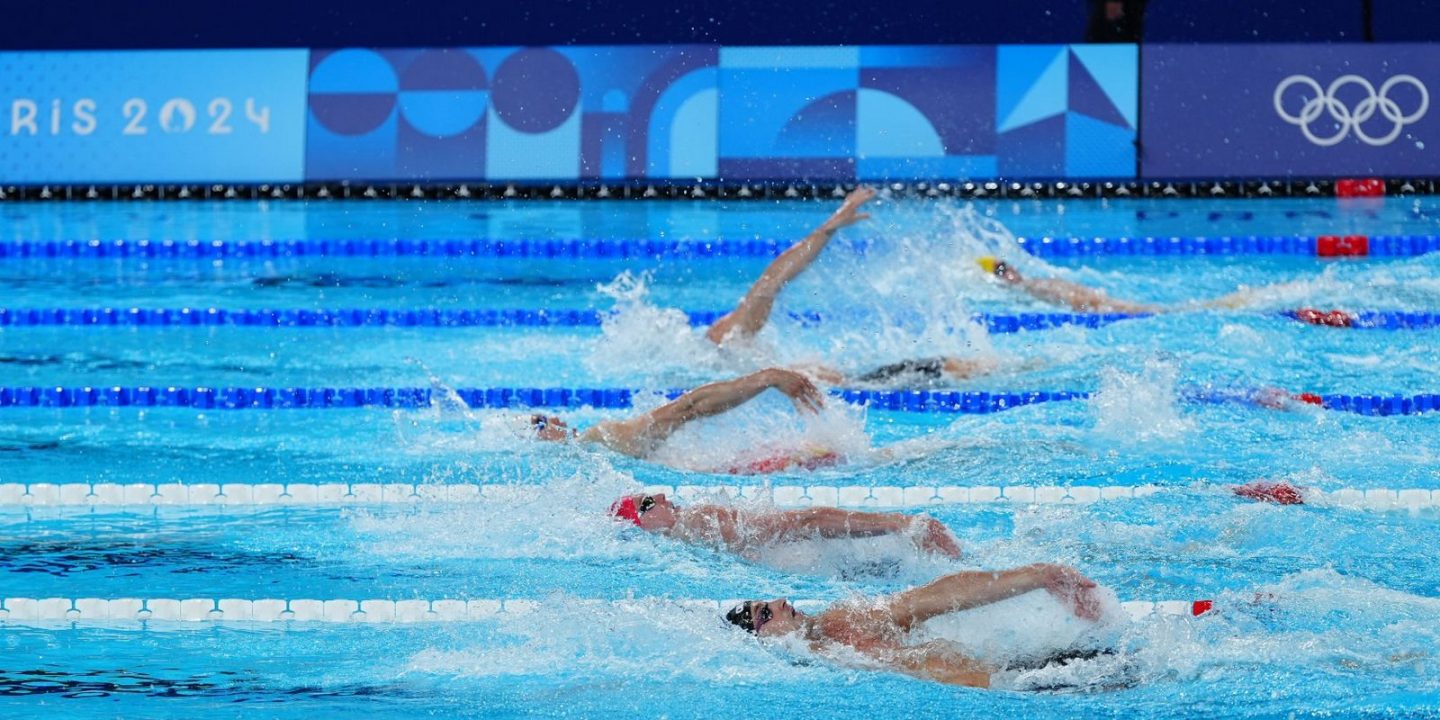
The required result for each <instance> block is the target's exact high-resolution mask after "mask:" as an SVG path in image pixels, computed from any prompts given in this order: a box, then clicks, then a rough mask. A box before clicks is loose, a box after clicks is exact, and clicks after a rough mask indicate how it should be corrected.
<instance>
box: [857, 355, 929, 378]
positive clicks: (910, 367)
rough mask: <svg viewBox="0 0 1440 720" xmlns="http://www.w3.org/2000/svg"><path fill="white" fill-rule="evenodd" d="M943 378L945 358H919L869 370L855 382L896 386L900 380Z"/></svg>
mask: <svg viewBox="0 0 1440 720" xmlns="http://www.w3.org/2000/svg"><path fill="white" fill-rule="evenodd" d="M944 376H945V358H939V357H935V358H921V359H919V360H904V361H901V362H898V363H892V364H890V365H882V366H880V367H878V368H875V369H874V370H871V371H870V372H868V373H865V374H864V375H861V376H860V377H857V378H855V380H856V381H858V382H862V383H871V384H881V383H884V384H898V381H899V380H900V379H901V378H904V379H905V380H907V381H912V380H926V381H933V380H939V379H940V378H942V377H944Z"/></svg>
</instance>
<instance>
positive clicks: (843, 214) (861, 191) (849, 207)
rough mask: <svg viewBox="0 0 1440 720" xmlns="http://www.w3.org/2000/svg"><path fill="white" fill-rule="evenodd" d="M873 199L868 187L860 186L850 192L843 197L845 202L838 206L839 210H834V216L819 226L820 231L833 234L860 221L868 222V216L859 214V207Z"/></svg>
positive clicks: (872, 193) (873, 192) (872, 192)
mask: <svg viewBox="0 0 1440 720" xmlns="http://www.w3.org/2000/svg"><path fill="white" fill-rule="evenodd" d="M873 197H875V191H874V190H873V189H871V188H868V187H864V186H861V187H858V188H855V189H854V190H851V191H850V194H849V195H846V196H845V202H843V203H841V204H840V209H839V210H836V211H835V214H834V215H831V216H830V219H829V220H826V221H825V224H823V225H821V226H820V230H821V231H823V232H827V233H833V232H835V231H837V230H839V229H841V228H846V227H850V226H851V225H854V224H855V223H857V222H860V221H861V220H869V219H870V214H869V213H862V212H860V206H862V205H864V204H865V203H867V202H870V199H871V198H873Z"/></svg>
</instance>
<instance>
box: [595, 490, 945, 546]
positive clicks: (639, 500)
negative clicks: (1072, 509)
mask: <svg viewBox="0 0 1440 720" xmlns="http://www.w3.org/2000/svg"><path fill="white" fill-rule="evenodd" d="M610 514H611V515H613V516H614V517H616V518H618V519H620V520H625V521H627V522H631V523H634V524H635V526H636V527H638V528H640V529H641V530H644V531H646V532H651V533H656V534H659V535H665V536H667V537H671V538H674V539H677V540H682V541H685V542H690V543H696V544H705V545H712V546H716V547H721V548H724V549H726V550H729V551H731V552H733V553H735V554H737V555H740V556H742V557H747V558H752V559H753V557H754V555H755V553H756V551H757V550H758V549H760V548H761V547H765V546H770V545H775V544H777V543H784V542H791V541H797V540H809V539H813V538H825V539H832V538H857V537H875V536H879V535H908V536H909V538H910V540H911V541H912V542H914V543H915V546H916V547H917V548H919V549H920V550H922V551H925V552H929V553H935V554H938V555H944V556H946V557H949V558H959V557H960V546H959V545H958V544H956V542H955V538H954V537H953V536H951V534H950V531H949V530H947V529H946V528H945V525H944V524H943V523H941V522H940V521H939V520H936V519H935V518H932V517H929V516H927V515H905V514H903V513H875V512H856V511H851V510H841V509H839V508H827V507H816V508H806V509H803V510H759V509H748V508H746V509H740V508H734V507H728V506H724V505H712V504H697V505H690V506H688V507H684V508H682V507H680V506H678V505H675V504H674V503H672V502H670V500H669V498H667V497H665V495H664V493H656V494H653V495H644V494H640V495H627V496H625V497H622V498H620V499H618V500H616V501H615V502H614V503H613V504H612V505H611V506H610Z"/></svg>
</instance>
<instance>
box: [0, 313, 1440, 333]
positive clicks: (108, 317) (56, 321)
mask: <svg viewBox="0 0 1440 720" xmlns="http://www.w3.org/2000/svg"><path fill="white" fill-rule="evenodd" d="M725 312H726V311H724V310H690V311H687V312H686V315H687V316H688V317H689V320H690V324H691V325H692V326H696V327H707V326H709V325H713V324H714V323H715V321H716V320H718V319H719V318H720V317H721V316H722V315H724V314H725ZM1297 312H1298V311H1295V310H1287V311H1285V312H1282V313H1278V315H1279V316H1280V317H1285V318H1288V319H1291V320H1298V316H1297ZM606 314H607V311H601V310H559V309H553V308H538V309H515V308H502V309H479V310H462V309H440V308H421V309H396V308H337V309H320V310H306V309H297V308H273V309H261V310H252V309H224V308H188V307H187V308H133V307H132V308H110V307H101V308H0V327H35V326H76V327H85V326H99V327H112V326H124V327H174V326H180V327H183V326H202V325H203V326H234V327H287V328H289V327H598V326H599V325H600V323H601V321H602V320H603V319H604V317H605V316H606ZM788 315H789V317H790V318H791V319H792V320H797V321H799V322H801V323H804V324H807V325H814V324H818V323H821V322H824V321H825V319H826V317H825V315H824V314H822V313H819V312H815V311H800V312H791V313H788ZM1349 315H1350V316H1351V318H1352V320H1353V324H1352V325H1351V326H1350V327H1352V328H1359V329H1376V330H1424V329H1432V328H1436V327H1440V313H1436V312H1404V311H1388V310H1387V311H1380V310H1365V311H1359V312H1354V313H1349ZM973 317H974V319H975V321H976V322H978V323H980V324H981V325H984V326H985V329H986V330H988V331H989V332H990V333H992V334H1004V333H1016V332H1020V331H1022V330H1044V329H1047V328H1055V327H1062V326H1068V325H1075V326H1079V327H1086V328H1098V327H1102V326H1104V325H1109V324H1111V323H1115V322H1119V321H1121V320H1131V319H1136V318H1144V317H1150V316H1149V315H1147V314H1132V313H1018V314H1014V315H1006V314H995V313H980V314H976V315H974V316H973Z"/></svg>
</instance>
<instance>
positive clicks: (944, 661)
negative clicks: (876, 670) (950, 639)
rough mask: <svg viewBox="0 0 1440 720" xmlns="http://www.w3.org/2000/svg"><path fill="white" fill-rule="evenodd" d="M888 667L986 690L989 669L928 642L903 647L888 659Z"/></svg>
mask: <svg viewBox="0 0 1440 720" xmlns="http://www.w3.org/2000/svg"><path fill="white" fill-rule="evenodd" d="M890 664H891V666H892V667H894V668H895V669H897V670H899V671H901V672H903V673H905V674H907V675H913V676H915V677H918V678H922V679H925V680H934V681H935V682H938V683H943V684H946V685H963V686H965V687H975V688H988V687H990V672H991V669H990V668H989V667H987V666H986V665H984V664H982V663H980V662H978V661H976V660H974V659H973V658H969V657H966V656H964V655H962V654H960V653H959V652H957V651H956V650H955V649H954V648H953V647H952V646H951V645H950V644H949V643H945V642H928V643H924V644H923V645H917V646H915V647H912V648H905V649H904V650H902V651H900V652H899V653H898V654H896V655H895V656H894V657H893V658H892V659H891V660H890Z"/></svg>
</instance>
